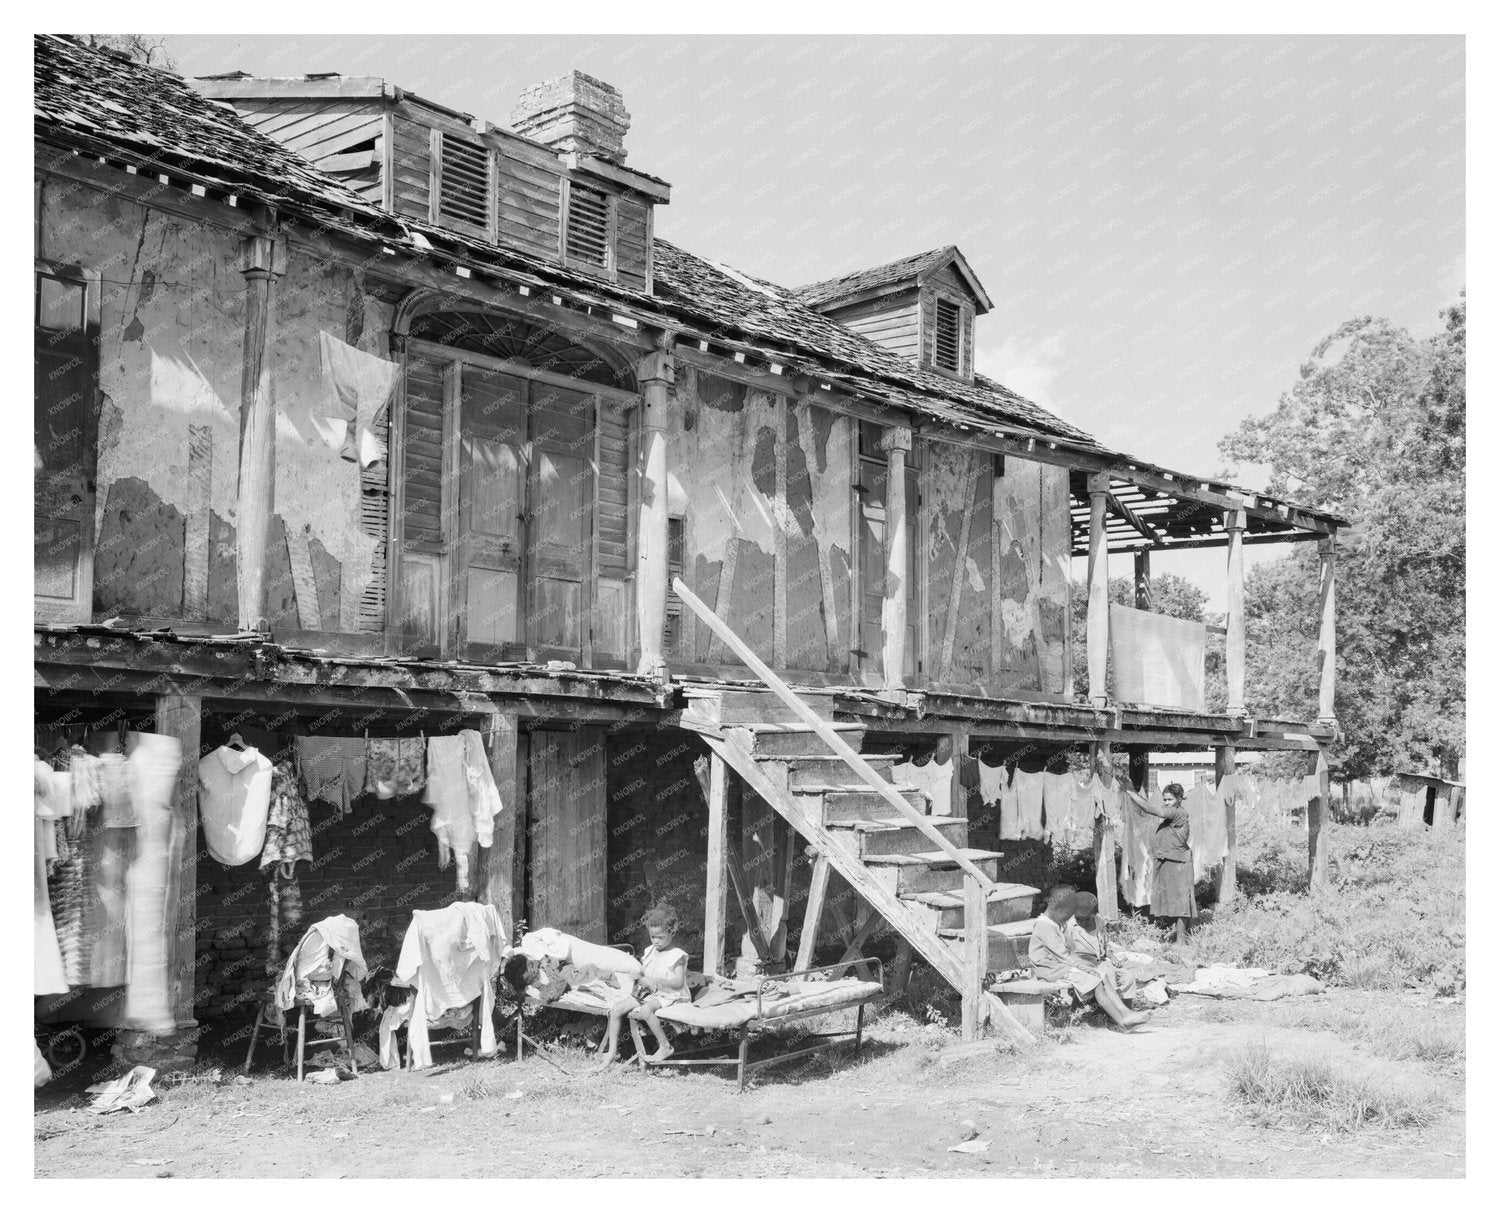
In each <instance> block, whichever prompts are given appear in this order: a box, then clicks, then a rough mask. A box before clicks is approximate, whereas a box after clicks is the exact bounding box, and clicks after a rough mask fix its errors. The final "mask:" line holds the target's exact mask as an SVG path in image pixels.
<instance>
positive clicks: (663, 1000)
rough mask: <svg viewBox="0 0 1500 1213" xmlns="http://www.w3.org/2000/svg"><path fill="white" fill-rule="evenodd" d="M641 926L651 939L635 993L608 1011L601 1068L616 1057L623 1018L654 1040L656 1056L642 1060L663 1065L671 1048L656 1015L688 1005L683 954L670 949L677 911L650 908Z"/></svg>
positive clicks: (648, 1056) (675, 927)
mask: <svg viewBox="0 0 1500 1213" xmlns="http://www.w3.org/2000/svg"><path fill="white" fill-rule="evenodd" d="M641 925H642V926H644V927H645V928H646V934H647V935H649V936H650V937H651V946H650V947H649V948H647V949H646V950H645V952H643V953H642V954H641V970H642V972H641V976H640V977H639V978H638V979H637V981H636V983H635V989H634V990H633V991H632V993H631V994H628V995H626V996H625V997H623V998H621V999H619V1000H618V1001H616V1002H615V1003H614V1004H613V1005H612V1006H611V1007H610V1008H609V1036H608V1038H607V1039H606V1040H605V1042H604V1044H602V1045H600V1046H599V1052H600V1053H602V1054H603V1055H604V1060H603V1061H602V1062H601V1063H600V1064H601V1065H606V1066H607V1065H608V1064H609V1063H610V1062H612V1061H614V1060H615V1059H616V1057H617V1056H618V1054H619V1047H620V1021H621V1020H622V1019H624V1018H625V1016H627V1015H629V1016H630V1018H631V1019H637V1020H640V1021H641V1022H642V1023H644V1024H645V1025H646V1026H647V1027H648V1028H650V1029H651V1034H652V1035H653V1036H655V1037H656V1046H657V1048H656V1052H655V1053H648V1054H647V1055H646V1058H645V1060H647V1061H665V1060H666V1059H667V1058H669V1057H671V1056H672V1051H673V1050H672V1046H671V1044H670V1043H668V1041H667V1034H666V1032H665V1031H663V1030H662V1026H661V1021H660V1020H659V1019H657V1018H656V1013H657V1012H658V1011H659V1010H661V1009H662V1008H663V1007H671V1006H675V1005H677V1004H678V1003H681V1002H691V1001H692V993H691V992H690V991H689V990H688V984H687V960H688V957H687V953H686V952H684V951H683V950H682V949H681V948H674V947H673V946H672V939H673V937H674V936H675V935H676V934H677V911H676V910H675V909H673V908H672V907H671V906H669V905H665V904H663V905H656V906H653V907H652V908H651V909H650V910H648V911H647V912H646V916H645V917H644V918H643V919H642V920H641Z"/></svg>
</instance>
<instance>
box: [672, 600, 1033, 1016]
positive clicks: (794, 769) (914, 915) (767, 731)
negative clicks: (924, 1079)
mask: <svg viewBox="0 0 1500 1213" xmlns="http://www.w3.org/2000/svg"><path fill="white" fill-rule="evenodd" d="M675 588H676V590H677V592H678V594H679V596H680V597H681V598H682V600H683V601H684V602H685V603H687V604H688V605H689V607H691V608H692V609H693V610H695V611H697V612H698V613H699V615H700V617H701V618H703V619H704V622H706V623H707V624H708V625H709V627H710V628H712V629H713V630H715V631H716V632H717V633H718V634H719V635H720V637H721V638H722V639H723V640H724V642H725V644H726V645H728V646H729V647H730V648H731V649H733V650H734V651H735V652H736V654H737V655H738V656H739V657H740V659H741V660H743V661H745V662H746V664H747V665H749V666H750V668H751V669H752V670H754V671H755V672H756V673H757V674H759V675H760V677H761V678H762V679H763V680H764V681H765V682H766V684H767V686H768V688H769V691H759V690H742V689H738V688H725V689H717V690H710V689H705V690H703V691H701V692H698V691H696V690H695V691H694V692H691V693H690V702H689V707H688V708H687V709H686V710H685V711H684V712H683V714H682V718H681V719H682V724H683V727H685V728H691V729H693V730H695V731H696V732H698V733H699V734H700V735H701V736H702V737H703V739H704V741H705V743H706V744H707V745H708V747H709V749H710V750H711V751H712V753H713V754H714V755H715V756H716V757H717V758H719V759H720V760H722V761H723V763H724V764H725V765H726V766H727V767H729V768H730V769H732V770H733V771H734V772H735V773H736V774H738V775H739V776H740V778H741V779H743V780H744V781H745V783H746V784H747V785H748V786H749V787H750V788H751V789H752V790H754V791H755V792H756V793H757V794H758V795H759V796H760V797H761V798H762V799H763V800H765V801H766V803H767V804H769V805H770V806H771V807H772V808H773V809H774V810H775V811H776V812H777V813H778V814H780V815H781V816H782V817H783V818H785V820H786V821H787V822H788V823H789V824H790V825H791V827H792V828H793V829H794V830H796V832H797V833H798V834H799V835H801V836H802V838H804V839H806V840H807V842H808V843H809V844H811V846H812V848H813V850H814V852H815V853H816V856H817V858H816V861H815V864H814V869H813V878H812V889H811V892H810V896H809V908H808V927H805V928H804V931H806V930H807V929H809V928H811V929H812V930H814V931H815V930H816V923H817V919H818V915H819V913H820V911H821V906H822V901H823V896H824V891H825V890H826V888H827V884H828V878H829V874H830V873H831V872H837V873H838V874H839V875H840V876H842V877H843V878H844V880H846V881H847V882H848V883H849V885H850V886H851V887H852V888H853V889H854V890H855V891H856V892H857V893H858V894H859V895H860V896H861V897H862V898H863V899H864V901H865V902H866V903H867V904H868V905H869V906H870V907H871V908H872V909H873V910H875V911H876V912H878V913H879V914H880V915H881V917H882V918H884V919H885V921H886V922H888V923H889V924H890V925H891V927H893V928H894V929H895V930H896V931H897V932H898V933H899V934H900V935H901V936H902V937H903V938H904V939H906V940H907V941H908V942H909V943H910V944H911V946H912V948H913V949H914V950H915V951H916V952H917V953H918V954H919V955H920V956H921V957H922V958H923V959H924V960H926V961H927V963H928V964H930V965H931V966H932V967H933V968H934V969H935V970H937V972H938V973H939V974H941V975H942V977H943V978H944V980H946V981H947V982H949V984H951V985H952V986H953V987H954V988H955V989H957V990H958V991H959V993H960V995H961V996H962V1000H963V1002H962V1005H963V1030H964V1036H965V1038H966V1039H973V1038H975V1037H977V1036H978V1035H979V1032H980V1028H981V1026H982V1024H983V1022H984V1021H985V1019H987V1018H988V1019H991V1020H992V1021H996V1020H999V1021H1001V1022H999V1023H998V1024H997V1026H999V1027H1001V1028H1002V1029H1003V1030H1004V1031H1005V1032H1006V1034H1007V1035H1010V1036H1012V1037H1016V1038H1024V1039H1025V1040H1027V1041H1029V1040H1030V1039H1031V1037H1030V1034H1029V1033H1027V1032H1026V1030H1025V1029H1024V1028H1022V1027H1021V1025H1020V1024H1019V1023H1017V1022H1016V1021H1015V1020H1014V1019H1013V1018H1012V1017H1010V1016H1009V1014H1008V1013H1007V1012H1006V1011H1005V1010H1004V1008H1003V1007H1001V1006H1000V1005H999V1004H998V1001H997V1000H995V999H993V998H990V999H986V998H985V996H984V988H983V979H984V975H985V973H986V972H991V971H996V970H1000V969H1008V968H1014V967H1016V966H1017V965H1019V964H1022V963H1024V956H1025V947H1026V940H1027V939H1028V938H1029V936H1030V919H1029V917H1028V916H1029V914H1030V911H1031V904H1032V898H1033V897H1034V896H1035V894H1036V892H1037V890H1036V889H1034V888H1031V887H1029V886H1026V885H1018V884H1002V883H999V882H998V881H997V879H996V877H997V865H998V861H999V859H1000V855H999V853H998V852H995V851H985V850H979V849H975V848H972V847H970V846H969V845H968V842H969V839H968V830H969V823H968V820H967V819H966V818H963V817H941V816H936V815H934V814H933V813H932V806H931V804H930V803H929V800H928V797H927V795H926V793H925V792H923V791H921V790H919V789H917V788H913V787H904V786H902V785H900V784H898V783H896V782H895V779H894V772H893V769H892V768H893V767H894V766H895V764H896V762H897V761H898V756H897V755H894V754H886V753H864V752H863V745H864V739H865V729H864V727H863V726H862V725H859V724H849V723H842V722H834V721H833V719H832V717H833V708H834V697H833V696H832V695H831V694H828V693H823V692H802V693H797V692H793V691H792V690H791V689H790V688H788V687H787V686H786V684H785V683H783V682H782V681H781V680H780V679H779V678H778V677H777V676H776V675H775V673H774V672H772V671H771V670H770V669H769V668H768V667H766V666H765V664H764V663H763V662H762V661H760V659H759V658H758V657H757V656H756V655H755V654H754V653H753V651H751V650H750V649H749V648H748V646H746V645H745V644H744V642H743V641H742V640H740V638H739V637H738V636H736V635H735V634H734V633H733V632H732V631H731V630H730V629H729V628H728V627H727V626H726V625H725V624H724V622H723V621H722V620H720V619H719V618H718V617H717V616H715V615H713V614H712V613H711V612H709V611H708V610H707V608H705V607H704V606H703V604H702V603H701V602H699V601H698V600H697V598H696V597H694V596H693V594H692V592H691V591H690V590H688V589H687V587H686V586H684V585H683V584H682V583H681V581H680V580H679V581H677V582H675ZM1005 1021H1008V1022H1005Z"/></svg>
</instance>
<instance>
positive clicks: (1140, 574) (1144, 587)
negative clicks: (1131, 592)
mask: <svg viewBox="0 0 1500 1213" xmlns="http://www.w3.org/2000/svg"><path fill="white" fill-rule="evenodd" d="M1135 605H1136V609H1137V610H1142V611H1149V610H1150V609H1151V549H1150V548H1136V550H1135Z"/></svg>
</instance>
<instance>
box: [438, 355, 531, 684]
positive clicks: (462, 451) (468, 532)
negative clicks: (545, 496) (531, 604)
mask: <svg viewBox="0 0 1500 1213" xmlns="http://www.w3.org/2000/svg"><path fill="white" fill-rule="evenodd" d="M461 371H462V380H461V383H460V388H459V420H458V479H459V499H458V509H457V533H456V536H455V543H454V553H455V557H456V559H455V570H456V581H457V584H456V585H455V600H456V601H457V603H458V604H459V629H458V636H459V643H460V652H461V654H462V656H463V657H465V658H466V659H467V660H470V661H479V662H499V661H505V660H510V659H514V658H516V657H518V656H524V644H523V643H522V642H523V640H524V637H523V636H522V634H521V630H520V620H519V618H518V607H519V600H520V587H521V555H522V540H521V522H522V517H523V515H524V514H525V510H526V498H525V494H526V471H525V466H526V465H525V455H524V446H525V437H526V381H525V380H524V379H517V378H515V377H514V376H510V375H502V374H499V373H497V372H495V371H491V370H487V369H485V368H484V367H480V366H476V365H473V364H472V363H467V362H466V363H464V364H463V365H462V367H461Z"/></svg>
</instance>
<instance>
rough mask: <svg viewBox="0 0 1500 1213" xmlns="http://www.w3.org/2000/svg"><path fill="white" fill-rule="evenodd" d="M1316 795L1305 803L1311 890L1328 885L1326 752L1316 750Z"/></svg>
mask: <svg viewBox="0 0 1500 1213" xmlns="http://www.w3.org/2000/svg"><path fill="white" fill-rule="evenodd" d="M1317 775H1318V794H1317V795H1316V796H1314V797H1312V798H1311V799H1310V800H1309V801H1308V802H1307V883H1308V887H1309V888H1312V889H1322V888H1326V887H1327V885H1328V831H1327V829H1326V828H1325V827H1326V825H1327V821H1328V797H1329V792H1330V788H1329V775H1328V751H1327V750H1324V749H1322V748H1319V750H1318V765H1317Z"/></svg>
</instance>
